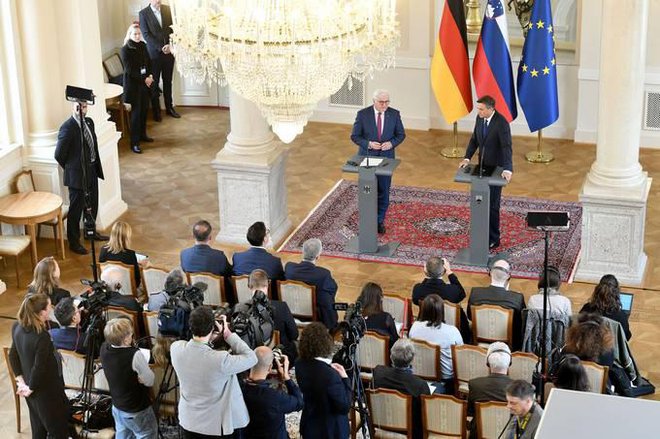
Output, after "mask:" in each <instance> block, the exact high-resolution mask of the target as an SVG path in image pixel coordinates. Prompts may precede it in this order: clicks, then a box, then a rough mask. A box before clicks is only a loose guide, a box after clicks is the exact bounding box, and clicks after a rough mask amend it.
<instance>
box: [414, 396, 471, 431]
mask: <svg viewBox="0 0 660 439" xmlns="http://www.w3.org/2000/svg"><path fill="white" fill-rule="evenodd" d="M421 400H422V425H423V428H424V437H425V438H428V437H441V438H450V437H457V438H461V439H464V438H465V437H466V435H467V428H466V425H465V417H466V416H467V401H465V400H463V399H458V398H455V397H453V396H451V395H421Z"/></svg>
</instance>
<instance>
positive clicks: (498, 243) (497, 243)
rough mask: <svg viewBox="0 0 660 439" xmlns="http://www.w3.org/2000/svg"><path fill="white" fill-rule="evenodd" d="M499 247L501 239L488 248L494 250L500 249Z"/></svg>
mask: <svg viewBox="0 0 660 439" xmlns="http://www.w3.org/2000/svg"><path fill="white" fill-rule="evenodd" d="M499 246H500V241H499V239H498V240H497V241H495V242H491V243H490V244H488V248H489V249H491V250H492V249H494V248H497V247H499Z"/></svg>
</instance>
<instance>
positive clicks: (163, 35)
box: [139, 5, 172, 58]
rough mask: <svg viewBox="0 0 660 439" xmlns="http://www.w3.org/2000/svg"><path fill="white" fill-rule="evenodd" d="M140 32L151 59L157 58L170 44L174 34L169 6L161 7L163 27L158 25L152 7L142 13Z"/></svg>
mask: <svg viewBox="0 0 660 439" xmlns="http://www.w3.org/2000/svg"><path fill="white" fill-rule="evenodd" d="M139 15H140V30H142V37H143V38H144V40H145V41H146V42H147V49H148V50H149V56H150V57H151V58H157V57H158V56H159V55H160V54H161V53H162V49H163V46H165V45H167V44H170V35H171V34H172V13H171V12H170V7H169V6H167V5H161V6H160V16H161V19H162V20H163V26H162V27H161V25H160V24H158V19H157V18H156V16H155V15H154V11H152V10H151V6H147V7H146V8H144V9H142V10H141V11H140V14H139Z"/></svg>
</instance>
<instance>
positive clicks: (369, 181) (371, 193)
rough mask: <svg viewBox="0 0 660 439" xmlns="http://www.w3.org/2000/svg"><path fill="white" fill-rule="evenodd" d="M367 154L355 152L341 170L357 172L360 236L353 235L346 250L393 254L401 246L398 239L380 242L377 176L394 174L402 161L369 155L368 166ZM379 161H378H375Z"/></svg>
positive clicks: (381, 254) (373, 253) (384, 254)
mask: <svg viewBox="0 0 660 439" xmlns="http://www.w3.org/2000/svg"><path fill="white" fill-rule="evenodd" d="M366 158H367V157H366V156H361V155H357V154H356V155H354V156H353V157H351V158H350V159H348V161H347V162H346V164H344V166H342V168H341V170H342V171H344V172H349V173H353V174H358V210H359V216H360V221H359V228H358V235H357V236H356V237H354V238H352V239H351V240H350V241H349V242H348V244H347V246H346V251H347V252H349V253H368V254H372V255H377V256H392V254H394V252H395V251H396V249H397V247H399V243H398V242H390V243H387V244H382V245H378V179H377V178H376V177H377V176H379V175H384V176H390V177H391V176H392V174H393V173H394V170H395V169H396V167H397V166H399V163H401V160H397V159H390V158H387V157H369V158H368V159H369V162H370V163H369V166H361V164H362V163H363V161H365V159H366ZM376 163H378V164H376Z"/></svg>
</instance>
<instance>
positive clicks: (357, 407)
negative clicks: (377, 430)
mask: <svg viewBox="0 0 660 439" xmlns="http://www.w3.org/2000/svg"><path fill="white" fill-rule="evenodd" d="M358 342H359V340H356V341H354V342H353V343H350V344H348V345H345V346H344V347H343V348H342V350H343V351H344V360H345V362H346V363H347V364H348V366H349V367H348V368H347V371H348V377H349V380H350V382H351V388H352V389H353V401H354V404H353V410H354V411H355V412H357V413H359V414H360V425H359V426H357V427H356V428H355V430H356V431H357V430H358V428H359V429H361V430H362V437H363V438H366V437H367V432H368V431H371V429H370V428H369V427H370V425H369V410H368V409H367V404H366V398H365V393H364V385H363V384H362V379H361V378H360V365H359V363H358V362H357V358H356V357H357V346H358Z"/></svg>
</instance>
